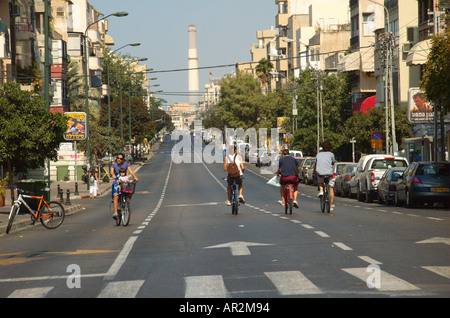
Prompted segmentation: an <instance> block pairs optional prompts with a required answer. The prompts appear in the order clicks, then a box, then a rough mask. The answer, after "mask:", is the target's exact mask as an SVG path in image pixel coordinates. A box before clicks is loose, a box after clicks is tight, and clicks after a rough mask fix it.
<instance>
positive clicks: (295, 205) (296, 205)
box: [293, 200, 298, 209]
mask: <svg viewBox="0 0 450 318" xmlns="http://www.w3.org/2000/svg"><path fill="white" fill-rule="evenodd" d="M293 204H294V207H295V208H296V209H298V203H297V201H296V200H294V202H293Z"/></svg>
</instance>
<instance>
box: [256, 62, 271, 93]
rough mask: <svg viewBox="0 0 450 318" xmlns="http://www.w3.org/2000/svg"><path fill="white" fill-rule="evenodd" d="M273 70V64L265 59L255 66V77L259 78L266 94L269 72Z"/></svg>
mask: <svg viewBox="0 0 450 318" xmlns="http://www.w3.org/2000/svg"><path fill="white" fill-rule="evenodd" d="M272 70H273V64H272V62H270V61H269V60H267V59H266V58H262V59H261V60H260V61H259V63H258V65H256V68H255V71H256V75H257V76H258V77H259V79H260V80H261V82H262V83H263V86H264V91H265V92H266V93H267V90H268V84H269V81H270V75H269V72H270V71H272Z"/></svg>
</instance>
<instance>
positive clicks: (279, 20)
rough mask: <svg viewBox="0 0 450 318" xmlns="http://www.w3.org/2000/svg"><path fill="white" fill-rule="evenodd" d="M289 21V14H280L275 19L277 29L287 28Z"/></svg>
mask: <svg viewBox="0 0 450 318" xmlns="http://www.w3.org/2000/svg"><path fill="white" fill-rule="evenodd" d="M288 20H289V13H278V14H277V16H276V17H275V26H276V27H277V28H282V27H287V25H288Z"/></svg>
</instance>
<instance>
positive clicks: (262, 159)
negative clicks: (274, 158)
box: [256, 150, 270, 167]
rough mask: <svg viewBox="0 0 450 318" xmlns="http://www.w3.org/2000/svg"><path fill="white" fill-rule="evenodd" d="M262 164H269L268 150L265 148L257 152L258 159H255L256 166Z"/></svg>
mask: <svg viewBox="0 0 450 318" xmlns="http://www.w3.org/2000/svg"><path fill="white" fill-rule="evenodd" d="M263 165H264V166H269V165H270V152H269V151H266V150H264V151H260V152H259V155H258V159H257V161H256V166H257V167H262V166H263Z"/></svg>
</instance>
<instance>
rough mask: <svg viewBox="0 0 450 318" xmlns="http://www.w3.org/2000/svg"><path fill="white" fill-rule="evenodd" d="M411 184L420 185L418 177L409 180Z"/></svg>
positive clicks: (420, 181)
mask: <svg viewBox="0 0 450 318" xmlns="http://www.w3.org/2000/svg"><path fill="white" fill-rule="evenodd" d="M411 183H422V180H420V178H419V177H413V178H412V179H411Z"/></svg>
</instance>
